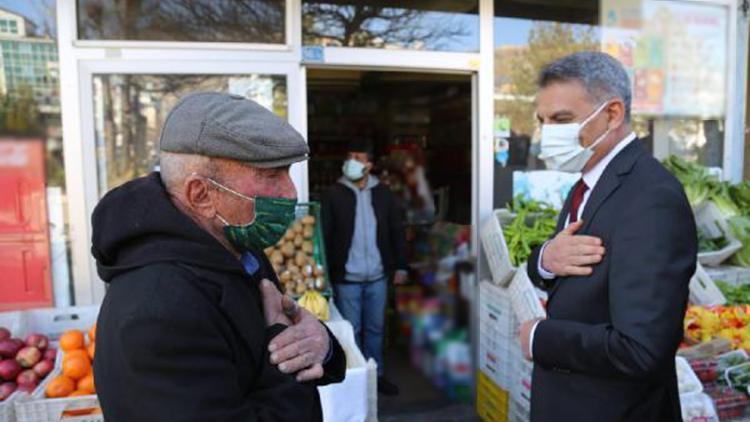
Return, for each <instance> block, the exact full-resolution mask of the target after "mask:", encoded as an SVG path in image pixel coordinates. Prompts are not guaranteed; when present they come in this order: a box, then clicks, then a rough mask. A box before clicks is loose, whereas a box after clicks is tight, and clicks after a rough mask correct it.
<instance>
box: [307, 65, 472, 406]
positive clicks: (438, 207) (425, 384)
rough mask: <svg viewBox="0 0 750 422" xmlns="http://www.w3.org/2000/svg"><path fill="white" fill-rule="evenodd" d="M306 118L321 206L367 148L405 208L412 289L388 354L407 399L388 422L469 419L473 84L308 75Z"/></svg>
mask: <svg viewBox="0 0 750 422" xmlns="http://www.w3.org/2000/svg"><path fill="white" fill-rule="evenodd" d="M307 110H308V142H309V144H310V148H311V152H312V155H311V159H310V161H309V173H308V174H309V193H310V199H311V200H314V201H318V200H320V199H321V195H322V193H323V192H324V191H325V190H326V189H327V188H328V187H330V186H331V185H332V184H335V183H338V180H339V179H340V178H341V177H342V164H343V161H344V159H345V154H346V151H347V146H348V144H349V143H350V142H351V141H352V140H354V139H359V140H365V141H366V142H367V143H369V144H371V145H372V147H373V150H374V160H373V162H374V163H375V169H374V170H373V173H374V174H375V175H377V177H378V178H379V179H380V180H381V182H382V183H385V184H387V185H388V186H389V188H390V189H391V191H393V192H394V193H395V195H396V196H397V198H398V200H399V203H400V205H401V207H402V208H403V210H404V215H405V221H404V228H405V232H406V239H407V248H406V249H407V260H408V262H409V263H410V266H411V271H410V277H409V280H410V281H409V284H408V285H406V286H399V287H394V286H393V285H392V284H390V285H389V286H388V294H389V300H388V306H387V314H386V315H387V317H386V338H385V351H384V356H385V375H386V377H387V378H389V379H390V380H391V381H393V382H394V383H396V384H397V385H398V387H399V388H400V394H399V395H398V396H396V397H385V396H382V395H381V396H380V397H379V408H380V414H381V416H384V417H385V416H388V415H389V414H395V413H403V412H404V411H405V409H413V411H417V412H420V411H424V410H425V409H431V410H433V411H434V410H437V409H441V411H443V412H444V411H446V409H445V407H446V406H447V405H450V406H452V407H454V408H457V409H461V408H462V406H461V405H460V403H465V404H467V405H466V406H464V407H465V408H466V409H467V412H468V411H470V407H469V406H468V403H470V402H471V400H472V398H471V391H472V389H471V382H472V381H471V379H472V376H471V367H472V365H471V352H470V347H469V334H468V332H469V327H468V319H469V318H468V317H469V308H468V302H467V301H466V300H465V299H463V298H462V297H461V295H460V293H459V288H458V284H459V283H458V282H457V277H456V275H455V274H454V268H455V264H456V263H457V262H460V261H461V260H462V259H465V258H467V257H468V254H469V245H470V239H471V226H470V224H471V213H472V199H473V198H472V194H471V192H472V77H471V75H469V74H463V75H460V74H437V73H413V72H384V71H375V70H361V69H359V70H343V69H308V70H307ZM452 411H453V410H452ZM458 411H459V412H460V411H461V410H458Z"/></svg>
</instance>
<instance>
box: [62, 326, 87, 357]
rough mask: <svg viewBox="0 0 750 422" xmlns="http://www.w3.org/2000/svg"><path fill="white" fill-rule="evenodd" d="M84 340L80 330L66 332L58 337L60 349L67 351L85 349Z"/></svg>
mask: <svg viewBox="0 0 750 422" xmlns="http://www.w3.org/2000/svg"><path fill="white" fill-rule="evenodd" d="M85 345H86V343H85V339H84V338H83V333H82V332H81V331H80V330H70V331H66V332H65V333H64V334H63V335H62V336H61V337H60V348H61V349H63V350H65V351H66V352H67V351H70V350H76V349H83V348H84V347H85Z"/></svg>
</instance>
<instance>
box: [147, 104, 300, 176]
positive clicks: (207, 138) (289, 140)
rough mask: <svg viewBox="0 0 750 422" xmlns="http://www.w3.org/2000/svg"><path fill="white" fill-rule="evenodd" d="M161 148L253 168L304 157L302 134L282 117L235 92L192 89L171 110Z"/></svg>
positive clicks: (270, 166) (293, 160) (162, 133)
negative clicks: (196, 90) (234, 161)
mask: <svg viewBox="0 0 750 422" xmlns="http://www.w3.org/2000/svg"><path fill="white" fill-rule="evenodd" d="M159 148H160V149H161V150H162V151H167V152H174V153H182V154H196V155H203V156H207V157H218V158H229V159H232V160H237V161H240V162H243V163H246V164H249V165H252V166H255V167H263V168H272V167H282V166H286V165H289V164H292V163H296V162H299V161H304V160H306V159H307V158H308V154H309V153H310V149H309V148H308V147H307V143H306V142H305V140H304V138H302V135H300V134H299V132H297V131H296V130H294V128H293V127H292V126H291V125H290V124H289V123H287V122H286V121H285V120H284V119H282V118H280V117H278V116H277V115H275V114H273V113H272V112H270V111H268V110H267V109H265V108H264V107H262V106H261V105H259V104H258V103H256V102H254V101H251V100H248V99H247V98H245V97H242V96H239V95H230V94H223V93H219V92H196V93H193V94H189V95H186V96H185V97H183V98H182V99H180V101H179V102H178V103H177V105H175V106H174V108H173V109H172V111H170V112H169V115H168V116H167V120H166V121H165V122H164V127H162V130H161V138H160V139H159Z"/></svg>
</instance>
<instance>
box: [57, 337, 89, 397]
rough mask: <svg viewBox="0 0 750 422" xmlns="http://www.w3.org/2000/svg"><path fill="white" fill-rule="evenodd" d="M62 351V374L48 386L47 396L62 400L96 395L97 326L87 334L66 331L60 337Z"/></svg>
mask: <svg viewBox="0 0 750 422" xmlns="http://www.w3.org/2000/svg"><path fill="white" fill-rule="evenodd" d="M86 335H88V340H89V341H88V344H86ZM60 349H61V350H62V351H63V362H62V373H60V374H59V375H57V376H56V377H55V378H53V379H52V380H51V381H50V383H49V384H47V388H46V390H45V396H46V397H47V398H61V397H76V396H88V395H91V394H96V386H95V385H94V370H93V361H94V355H95V353H96V325H94V326H93V327H91V329H90V330H89V331H88V333H87V334H84V333H83V332H82V331H80V330H70V331H66V332H65V333H64V334H63V335H62V336H61V337H60Z"/></svg>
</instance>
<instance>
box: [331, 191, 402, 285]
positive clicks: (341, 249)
mask: <svg viewBox="0 0 750 422" xmlns="http://www.w3.org/2000/svg"><path fill="white" fill-rule="evenodd" d="M356 207H357V197H356V196H355V195H354V192H352V191H351V189H349V188H347V187H346V186H344V185H342V184H341V183H336V184H334V185H333V186H331V187H330V188H329V189H328V190H327V191H326V192H325V193H324V194H323V200H322V204H321V219H322V220H323V238H324V240H325V246H326V260H327V261H328V272H329V274H330V276H331V281H333V282H334V283H340V282H343V281H344V277H345V276H346V261H347V260H348V259H349V249H350V248H351V246H352V237H353V236H354V217H355V214H356ZM372 208H373V210H374V211H375V219H376V220H377V245H378V251H380V259H382V261H383V267H384V269H385V272H386V275H388V277H389V278H390V277H391V276H392V275H393V273H394V272H395V271H396V270H408V269H409V266H408V264H407V262H406V246H405V245H406V240H405V239H404V216H403V212H401V207H400V206H399V204H398V201H397V200H396V197H395V196H394V195H393V193H392V192H391V190H390V189H388V187H387V186H386V185H384V184H382V183H378V185H377V186H375V187H374V188H372Z"/></svg>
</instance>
